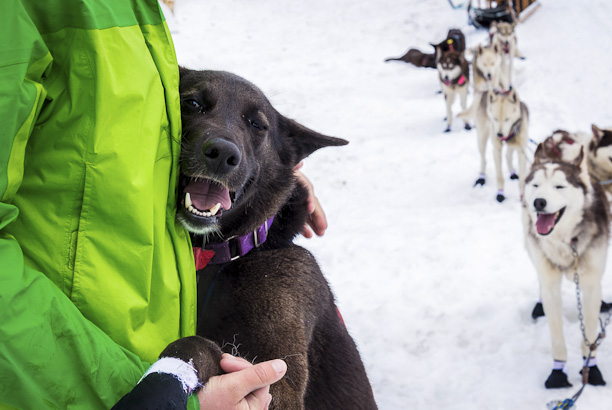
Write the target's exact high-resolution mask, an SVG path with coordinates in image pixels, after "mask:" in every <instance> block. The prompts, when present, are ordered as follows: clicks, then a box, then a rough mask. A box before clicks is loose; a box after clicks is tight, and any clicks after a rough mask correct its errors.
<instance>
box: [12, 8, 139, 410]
mask: <svg viewBox="0 0 612 410" xmlns="http://www.w3.org/2000/svg"><path fill="white" fill-rule="evenodd" d="M9 4H10V9H11V10H10V11H9V12H7V9H6V8H5V7H3V8H4V11H3V13H2V16H1V17H0V24H1V25H2V26H3V27H4V29H5V30H6V31H7V32H11V33H12V34H11V36H10V39H11V40H12V41H11V43H10V44H7V43H8V42H7V41H6V40H7V39H8V37H7V36H5V35H4V34H3V35H2V40H1V41H2V43H1V46H2V47H1V49H0V87H1V88H0V90H1V94H0V113H2V118H3V121H2V123H3V126H2V128H1V130H0V133H1V134H0V135H1V137H0V197H1V202H0V403H6V404H9V405H11V406H14V407H16V408H20V409H46V408H58V409H68V408H83V409H85V408H88V409H96V408H110V407H111V406H112V405H113V404H114V402H115V401H116V400H118V399H119V398H120V397H121V396H122V394H124V393H125V392H126V391H127V390H129V389H130V386H133V385H134V384H135V383H136V382H137V381H138V379H139V377H141V376H142V374H143V373H144V371H145V370H146V367H147V364H146V363H143V362H142V361H141V360H140V359H139V358H138V357H137V356H136V355H134V354H132V353H130V352H129V351H127V350H125V349H123V348H121V347H120V346H119V345H117V344H116V343H115V342H113V341H112V340H111V339H110V338H109V336H107V335H106V334H105V333H104V332H102V331H101V330H100V329H99V328H98V327H96V326H94V325H93V324H92V323H91V322H90V321H88V320H87V319H86V318H85V317H83V315H82V314H81V312H80V311H79V310H78V309H77V308H76V307H75V306H74V304H73V303H72V302H71V301H70V299H69V298H68V297H67V296H66V295H65V294H64V293H63V292H62V291H61V290H60V289H59V288H58V287H57V286H56V285H55V284H54V283H53V282H52V281H51V280H49V279H48V278H47V277H46V276H45V275H44V274H42V273H40V272H37V271H35V270H34V269H31V268H29V267H28V266H26V265H25V263H24V256H23V253H22V251H21V248H20V245H19V243H17V241H16V240H15V239H14V238H13V237H12V236H11V235H9V234H8V233H6V230H5V228H6V226H7V225H8V224H10V223H11V222H13V221H15V220H16V218H18V217H19V216H18V214H19V213H18V209H17V208H16V207H15V206H14V205H12V204H11V202H12V199H13V196H14V194H15V192H16V191H17V189H18V188H19V185H20V181H21V178H22V174H23V168H24V151H25V147H26V145H27V142H28V137H29V135H30V133H31V132H32V128H33V126H34V123H35V121H36V119H37V116H38V114H39V112H40V108H41V106H42V104H43V101H44V99H45V96H46V92H45V89H44V87H43V86H42V85H41V82H40V81H41V78H42V77H43V76H44V75H45V72H46V70H47V69H48V68H49V66H50V65H51V64H52V59H51V56H50V54H49V52H48V50H47V49H46V47H45V44H44V43H43V42H42V41H41V39H40V36H39V34H38V31H37V29H36V27H35V26H34V25H33V24H32V22H31V20H30V19H29V16H28V14H27V13H26V12H25V10H24V9H23V8H22V7H21V3H20V2H15V1H9Z"/></svg>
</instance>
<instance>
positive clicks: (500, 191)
mask: <svg viewBox="0 0 612 410" xmlns="http://www.w3.org/2000/svg"><path fill="white" fill-rule="evenodd" d="M492 143H493V160H494V161H495V173H496V176H497V197H496V199H497V202H503V201H504V200H505V199H506V197H505V196H504V177H503V175H502V158H501V156H502V154H501V150H502V144H501V142H499V141H497V140H494V141H492Z"/></svg>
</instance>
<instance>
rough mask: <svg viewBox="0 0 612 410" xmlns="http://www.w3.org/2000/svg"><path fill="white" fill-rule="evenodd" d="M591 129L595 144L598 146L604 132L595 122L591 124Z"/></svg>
mask: <svg viewBox="0 0 612 410" xmlns="http://www.w3.org/2000/svg"><path fill="white" fill-rule="evenodd" d="M591 129H592V130H593V139H594V140H595V143H596V144H597V146H599V143H600V142H601V139H602V138H603V136H604V132H603V131H602V130H601V128H599V127H598V126H597V125H595V124H593V125H591Z"/></svg>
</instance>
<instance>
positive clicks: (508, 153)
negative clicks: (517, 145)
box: [506, 146, 518, 179]
mask: <svg viewBox="0 0 612 410" xmlns="http://www.w3.org/2000/svg"><path fill="white" fill-rule="evenodd" d="M513 154H514V148H512V147H511V146H508V147H506V165H508V171H510V179H517V178H518V176H517V175H516V171H515V170H514V165H512V155H513Z"/></svg>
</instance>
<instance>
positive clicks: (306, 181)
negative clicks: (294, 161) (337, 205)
mask: <svg viewBox="0 0 612 410" xmlns="http://www.w3.org/2000/svg"><path fill="white" fill-rule="evenodd" d="M301 164H302V163H301V162H300V163H299V164H298V166H299V167H297V166H296V167H295V168H293V171H294V174H295V176H296V178H297V179H298V182H299V183H301V184H302V185H303V186H304V187H305V188H306V189H307V190H308V200H307V201H308V202H307V204H308V213H309V214H311V213H313V212H314V211H315V209H316V203H315V201H316V198H315V195H314V187H313V185H312V183H311V182H310V180H309V179H308V178H306V176H305V175H304V174H302V173H301V172H300V171H298V169H299V168H301Z"/></svg>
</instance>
